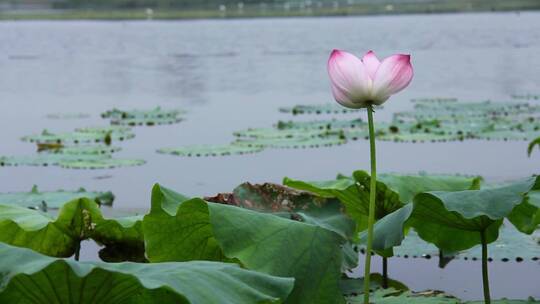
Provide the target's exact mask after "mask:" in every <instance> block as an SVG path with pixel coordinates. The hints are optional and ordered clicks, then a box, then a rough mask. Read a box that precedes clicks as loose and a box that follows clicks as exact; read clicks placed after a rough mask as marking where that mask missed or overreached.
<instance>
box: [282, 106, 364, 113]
mask: <svg viewBox="0 0 540 304" xmlns="http://www.w3.org/2000/svg"><path fill="white" fill-rule="evenodd" d="M279 111H280V112H282V113H291V114H293V115H300V114H340V113H354V112H358V111H359V110H356V109H348V108H345V107H343V106H340V105H338V104H337V103H326V104H319V105H296V106H294V107H283V108H279Z"/></svg>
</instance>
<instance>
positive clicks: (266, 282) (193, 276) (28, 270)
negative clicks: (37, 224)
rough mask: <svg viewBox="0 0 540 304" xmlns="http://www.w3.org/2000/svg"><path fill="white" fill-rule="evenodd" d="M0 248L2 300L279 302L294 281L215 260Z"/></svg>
mask: <svg viewBox="0 0 540 304" xmlns="http://www.w3.org/2000/svg"><path fill="white" fill-rule="evenodd" d="M0 254H1V256H2V260H1V262H0V273H2V274H9V275H8V276H4V277H3V284H2V286H1V287H0V302H2V303H52V302H57V303H72V302H74V301H75V302H76V303H81V304H83V303H96V302H98V303H103V304H109V303H110V304H113V303H158V302H159V303H186V304H187V303H280V302H281V301H282V300H284V299H285V298H287V295H288V294H289V292H290V291H291V289H292V286H293V279H290V278H278V277H273V276H269V275H265V274H262V273H257V272H253V271H249V270H244V269H242V268H240V267H238V266H237V265H234V264H225V263H217V262H202V261H196V262H186V263H157V264H145V263H129V262H127V263H114V264H108V263H102V262H75V261H72V260H65V259H57V258H51V257H47V256H43V255H40V254H39V253H36V252H33V251H31V250H28V249H23V248H17V247H12V246H9V245H5V244H1V243H0ZM36 286H37V288H36ZM201 286H203V287H204V288H202V287H201ZM210 290H211V292H209V291H210Z"/></svg>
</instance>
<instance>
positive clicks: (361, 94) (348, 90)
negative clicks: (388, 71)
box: [328, 50, 372, 108]
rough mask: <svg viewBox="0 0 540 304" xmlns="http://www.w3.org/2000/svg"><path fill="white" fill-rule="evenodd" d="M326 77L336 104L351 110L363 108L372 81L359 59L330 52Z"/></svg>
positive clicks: (337, 51) (338, 52) (348, 54)
mask: <svg viewBox="0 0 540 304" xmlns="http://www.w3.org/2000/svg"><path fill="white" fill-rule="evenodd" d="M328 76H330V82H331V84H332V92H333V94H334V98H335V99H336V101H337V102H339V103H340V104H342V105H344V106H346V107H351V108H360V107H364V106H365V101H366V97H367V96H369V94H370V91H371V83H372V81H371V78H370V77H369V74H368V72H367V70H366V68H365V66H364V64H363V63H362V61H361V60H360V59H358V58H357V57H356V56H354V55H352V54H350V53H347V52H344V51H339V50H334V51H332V54H331V55H330V58H329V59H328Z"/></svg>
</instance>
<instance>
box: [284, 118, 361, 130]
mask: <svg viewBox="0 0 540 304" xmlns="http://www.w3.org/2000/svg"><path fill="white" fill-rule="evenodd" d="M275 127H276V128H277V129H278V130H294V129H299V130H342V129H343V130H347V129H357V128H362V129H366V128H367V123H366V122H364V121H363V120H362V119H359V118H357V119H350V120H342V119H339V120H338V119H329V120H309V121H293V120H290V121H279V122H278V123H277V124H276V125H275Z"/></svg>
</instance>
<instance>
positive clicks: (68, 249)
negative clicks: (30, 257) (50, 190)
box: [0, 198, 100, 257]
mask: <svg viewBox="0 0 540 304" xmlns="http://www.w3.org/2000/svg"><path fill="white" fill-rule="evenodd" d="M94 216H98V217H99V216H100V211H99V208H98V206H97V204H96V203H95V202H94V201H92V200H89V199H85V198H82V199H76V200H73V201H71V202H69V203H66V204H64V206H63V207H62V208H61V209H60V211H59V213H58V216H57V218H56V219H53V218H52V217H51V216H49V215H48V214H45V213H42V212H40V211H37V210H32V209H28V208H23V207H19V206H12V205H0V242H4V243H8V244H12V245H15V246H21V247H27V248H30V249H33V250H36V251H38V252H41V253H43V254H46V255H50V256H57V257H69V256H71V255H72V254H73V253H74V252H75V249H76V247H77V246H78V244H79V241H80V240H83V239H86V238H88V236H89V235H90V230H91V229H92V222H93V220H92V218H93V217H94Z"/></svg>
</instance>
